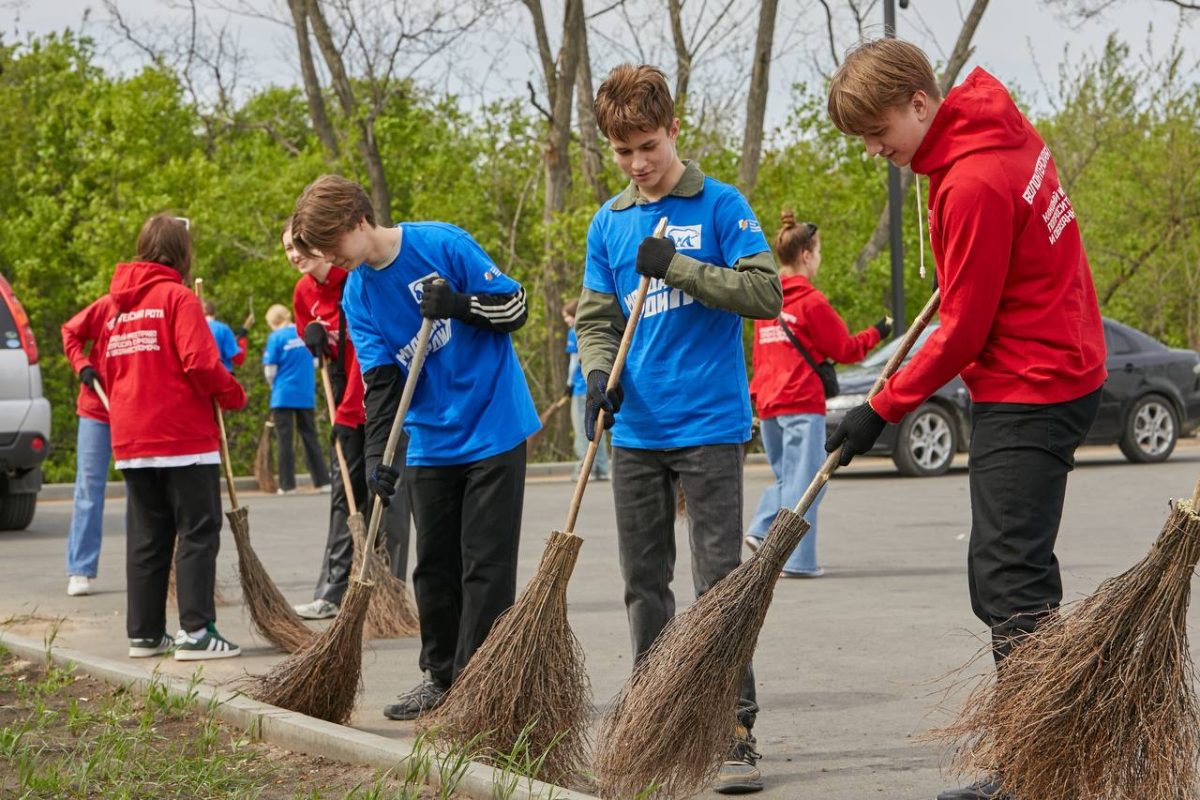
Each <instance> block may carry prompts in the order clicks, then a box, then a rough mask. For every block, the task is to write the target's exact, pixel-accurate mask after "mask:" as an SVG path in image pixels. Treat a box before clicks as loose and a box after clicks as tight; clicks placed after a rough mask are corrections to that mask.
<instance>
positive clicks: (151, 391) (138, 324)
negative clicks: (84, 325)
mask: <svg viewBox="0 0 1200 800" xmlns="http://www.w3.org/2000/svg"><path fill="white" fill-rule="evenodd" d="M109 294H110V295H111V296H112V299H113V300H114V301H116V305H117V311H118V312H119V313H118V314H117V316H116V317H115V318H113V319H112V320H110V321H109V323H108V325H109V333H108V345H107V348H106V350H105V356H104V360H103V362H102V363H103V366H104V371H103V372H102V373H101V374H102V376H103V381H104V385H105V386H106V387H108V396H109V401H110V402H111V403H112V446H113V456H114V457H115V458H116V459H117V460H123V459H130V458H151V457H154V456H184V455H195V454H200V453H211V452H213V451H215V450H218V449H219V448H220V434H219V432H218V430H217V419H216V416H215V415H214V413H213V406H212V401H213V399H214V398H216V400H217V402H219V403H220V404H221V407H222V408H227V409H238V408H241V407H242V406H244V405H246V392H245V391H244V390H243V389H242V386H241V384H239V383H238V382H237V381H236V380H234V377H233V376H232V375H230V374H229V372H228V371H227V370H226V369H225V368H224V367H223V366H221V359H220V357H219V356H218V354H217V345H216V342H214V341H213V337H212V334H211V333H210V332H209V330H208V323H207V322H205V320H204V309H203V308H201V306H200V300H199V298H197V297H196V296H195V295H194V294H192V293H191V292H190V291H188V289H187V288H185V287H184V286H183V282H182V279H181V278H180V276H179V273H178V272H176V271H175V270H173V269H171V268H170V267H165V266H163V265H162V264H151V263H145V262H134V263H132V264H118V265H117V271H116V274H114V275H113V279H112V286H111V287H110V288H109Z"/></svg>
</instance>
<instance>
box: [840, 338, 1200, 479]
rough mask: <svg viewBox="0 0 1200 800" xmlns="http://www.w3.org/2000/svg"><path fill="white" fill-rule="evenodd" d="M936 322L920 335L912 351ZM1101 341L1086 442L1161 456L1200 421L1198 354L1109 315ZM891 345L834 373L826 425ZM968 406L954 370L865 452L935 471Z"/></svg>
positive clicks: (1134, 455)
mask: <svg viewBox="0 0 1200 800" xmlns="http://www.w3.org/2000/svg"><path fill="white" fill-rule="evenodd" d="M936 328H937V325H936V324H932V325H930V326H929V327H928V328H927V329H926V330H925V331H924V332H923V333H922V334H921V338H920V339H918V340H917V343H916V345H915V346H914V347H913V351H914V352H915V351H916V350H918V349H920V347H921V345H922V344H924V343H925V340H926V339H928V338H929V335H930V334H931V333H932V332H933V331H934V330H935V329H936ZM1104 340H1105V343H1106V344H1107V346H1108V362H1107V366H1108V380H1107V381H1105V383H1104V393H1103V395H1102V398H1101V401H1100V411H1099V413H1098V414H1097V416H1096V422H1095V424H1093V425H1092V429H1091V430H1090V431H1089V432H1088V436H1087V439H1086V441H1085V444H1116V445H1119V446H1120V448H1121V452H1122V453H1124V454H1125V457H1126V458H1128V459H1129V460H1130V461H1134V462H1154V461H1165V460H1166V459H1167V458H1168V457H1169V456H1170V455H1171V451H1172V450H1174V449H1175V442H1176V441H1178V439H1179V437H1180V436H1189V435H1191V433H1192V432H1193V431H1194V430H1195V429H1196V428H1197V427H1198V426H1200V354H1197V353H1196V352H1195V351H1194V350H1182V349H1178V348H1172V347H1167V346H1166V345H1164V344H1163V343H1161V342H1159V341H1158V340H1156V339H1154V338H1153V337H1151V336H1148V335H1147V334H1145V333H1142V332H1141V331H1139V330H1136V329H1134V328H1130V327H1129V326H1128V325H1122V324H1121V323H1119V322H1114V321H1113V320H1111V319H1105V320H1104ZM898 346H899V340H896V341H893V342H889V343H888V344H887V345H885V346H884V347H881V348H880V349H878V350H876V351H875V352H874V353H872V354H871V355H870V356H868V357H867V358H866V359H864V360H863V361H862V363H861V364H858V365H857V366H855V367H851V368H848V369H845V370H842V371H841V372H839V373H838V381H839V383H840V385H841V393H840V394H839V395H838V396H837V397H835V398H833V399H832V400H829V401H828V402H827V403H826V410H827V414H828V416H827V418H826V426H827V427H828V429H829V430H833V428H835V427H836V426H837V424H838V423H839V422H841V421H842V417H843V416H844V415H845V413H846V412H847V411H849V410H850V409H851V408H853V407H854V406H856V405H858V404H859V403H861V402H863V400H865V399H866V396H867V392H868V391H869V390H870V388H871V384H872V383H874V382H875V379H876V378H877V377H879V373H880V372H881V371H882V370H883V366H884V364H886V363H887V360H888V358H890V357H891V355H892V353H894V352H895V351H896V348H897V347H898ZM909 357H910V358H911V357H912V356H911V354H910V356H909ZM970 407H971V402H970V398H969V397H968V395H967V387H966V386H965V385H964V384H963V382H962V378H958V377H956V378H954V380H952V381H950V382H949V383H947V384H946V385H945V386H943V387H942V388H941V389H938V391H937V392H936V393H935V394H934V395H933V396H932V397H930V398H929V399H928V400H927V401H925V403H924V404H922V405H921V406H920V407H919V408H918V409H916V410H915V411H913V412H912V413H910V414H908V415H907V416H905V417H904V419H902V420H901V421H900V423H899V424H898V425H888V426H887V427H886V428H885V429H884V431H883V435H881V436H880V437H879V441H878V442H876V444H875V447H874V448H873V449H872V450H871V453H872V454H873V455H883V456H886V455H890V456H891V457H892V460H893V461H894V462H895V463H896V468H897V469H899V470H900V472H901V474H904V475H912V476H924V475H941V474H943V473H944V472H946V470H948V469H950V465H951V464H952V463H953V462H954V455H955V453H959V452H966V450H967V446H968V444H969V443H970V430H971V429H970Z"/></svg>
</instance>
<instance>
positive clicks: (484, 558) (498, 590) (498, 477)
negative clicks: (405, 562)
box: [404, 442, 525, 685]
mask: <svg viewBox="0 0 1200 800" xmlns="http://www.w3.org/2000/svg"><path fill="white" fill-rule="evenodd" d="M404 477H405V484H406V485H407V487H408V496H409V501H410V503H411V504H412V513H413V520H414V521H415V522H416V526H417V565H416V568H415V569H414V570H413V592H414V593H415V595H416V599H417V610H418V611H419V612H420V614H421V656H420V665H421V669H422V670H423V671H426V672H430V673H432V675H433V678H434V680H436V681H437V682H438V683H441V684H442V685H449V684H450V683H451V682H453V680H454V679H455V678H457V677H458V675H459V673H460V672H462V670H463V668H464V667H465V666H466V665H467V662H468V661H469V660H470V659H471V656H472V655H474V654H475V651H476V650H477V649H479V646H480V645H481V644H483V640H484V639H485V638H487V635H488V631H490V630H491V629H492V623H493V622H495V621H496V617H498V616H500V614H501V613H503V612H504V611H505V610H506V609H508V608H509V607H510V606H511V605H512V604H513V600H514V599H515V598H516V592H517V546H518V544H519V541H520V536H521V508H522V503H523V501H524V497H525V443H524V442H521V443H520V444H519V445H517V446H516V447H514V448H513V449H512V450H509V451H508V452H507V453H500V454H499V455H495V456H492V457H490V458H485V459H483V460H481V461H476V462H473V463H470V464H456V465H454V466H448V467H414V466H411V465H410V466H409V467H408V468H407V470H406V471H405V476H404Z"/></svg>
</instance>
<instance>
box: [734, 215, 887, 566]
mask: <svg viewBox="0 0 1200 800" xmlns="http://www.w3.org/2000/svg"><path fill="white" fill-rule="evenodd" d="M775 254H776V256H777V257H778V259H779V280H780V283H782V284H783V311H781V312H780V314H779V318H778V319H773V320H758V321H757V322H755V323H754V379H753V380H752V381H751V382H750V395H751V397H752V398H753V400H754V407H755V409H757V411H758V416H759V418H760V419H761V420H762V440H763V448H764V449H765V450H766V451H767V460H768V461H769V462H770V464H771V471H772V472H774V473H775V483H773V484H771V485H770V486H768V487H767V488H766V490H765V491H764V492H763V496H762V499H761V500H760V501H759V503H758V510H757V511H756V512H755V514H754V521H753V522H751V523H750V531H749V533H748V534H747V535H746V545H747V546H748V547H749V548H750V549H751V550H756V549H758V545H759V544H760V543H761V542H762V540H763V538H764V537H766V535H767V530H768V529H769V528H770V527H771V521H772V520H774V519H775V514H776V513H778V511H779V509H780V508H782V507H788V508H791V507H793V506H795V505H796V503H797V501H799V500H800V497H801V496H802V495H803V494H804V490H805V489H807V488H808V484H809V483H810V482H811V481H812V479H813V476H815V475H816V474H817V471H818V470H819V469H820V468H821V464H822V462H824V460H825V389H824V387H823V386H822V385H821V379H820V377H819V376H818V375H817V373H816V370H815V369H814V368H813V366H812V365H811V364H810V363H809V361H812V362H813V363H814V364H819V363H821V362H822V361H825V360H826V359H832V360H834V361H837V362H839V363H841V364H853V363H854V362H856V361H861V360H862V359H863V357H864V356H865V355H866V354H867V353H868V352H869V351H870V349H871V348H872V347H874V346H875V345H877V344H879V342H880V340H881V339H883V338H884V337H886V336H887V335H888V334H890V333H891V330H892V326H891V323H890V321H889V320H888V319H887V318H884V319H881V320H880V321H879V322H877V323H875V324H874V325H872V326H871V327H869V328H866V329H865V330H862V331H859V332H858V333H856V334H854V335H851V334H850V329H849V328H848V327H847V326H846V323H845V322H844V321H843V320H842V318H841V317H840V316H838V313H837V312H836V311H834V310H833V306H831V305H829V300H827V299H826V298H825V295H823V294H821V292H820V291H818V290H817V288H816V287H815V286H813V285H812V280H813V278H815V277H816V274H817V270H818V269H819V268H820V266H821V237H820V234H818V232H817V226H816V225H814V224H813V223H811V222H800V223H798V222H796V217H795V215H794V214H793V213H792V211H790V210H785V211H784V212H783V214H782V215H781V219H780V228H779V233H778V234H777V235H776V237H775ZM805 354H807V358H806V357H805ZM823 496H824V492H822V493H821V494H820V495H818V496H817V499H816V500H815V501H814V502H813V504H812V506H810V507H809V509H808V512H807V513H806V514H805V515H804V518H805V519H806V520H808V524H809V529H808V533H806V534H805V535H804V538H803V539H801V540H800V545H799V547H797V548H796V550H795V552H793V553H792V555H791V558H789V559H788V560H787V563H786V564H784V566H783V577H785V578H818V577H820V576H821V575H823V574H824V573H825V571H824V570H823V569H822V568H821V565H820V563H819V562H818V561H817V507H818V506H819V505H820V503H821V498H822V497H823Z"/></svg>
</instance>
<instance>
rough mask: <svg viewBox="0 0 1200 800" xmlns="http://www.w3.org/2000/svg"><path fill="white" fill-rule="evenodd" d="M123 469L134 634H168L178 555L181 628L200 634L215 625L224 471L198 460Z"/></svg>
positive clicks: (136, 636) (130, 617)
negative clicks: (188, 463)
mask: <svg viewBox="0 0 1200 800" xmlns="http://www.w3.org/2000/svg"><path fill="white" fill-rule="evenodd" d="M123 474H124V477H125V497H126V500H125V581H126V583H127V584H128V586H127V589H126V603H127V609H128V610H127V619H126V623H125V625H126V629H127V631H128V633H129V638H130V639H157V638H158V637H159V636H162V635H163V633H165V632H166V630H167V581H168V579H169V577H170V573H171V558H172V556H174V558H175V596H176V598H177V599H178V602H179V624H180V627H182V628H183V629H184V630H185V631H196V630H200V629H201V628H203V627H204V626H205V625H207V624H208V623H210V622H215V621H216V619H217V611H216V608H215V605H214V603H213V592H214V591H215V590H216V581H217V551H218V550H220V547H221V468H220V467H219V466H217V465H216V464H197V465H194V466H190V467H151V468H145V469H127V470H124V472H123Z"/></svg>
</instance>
